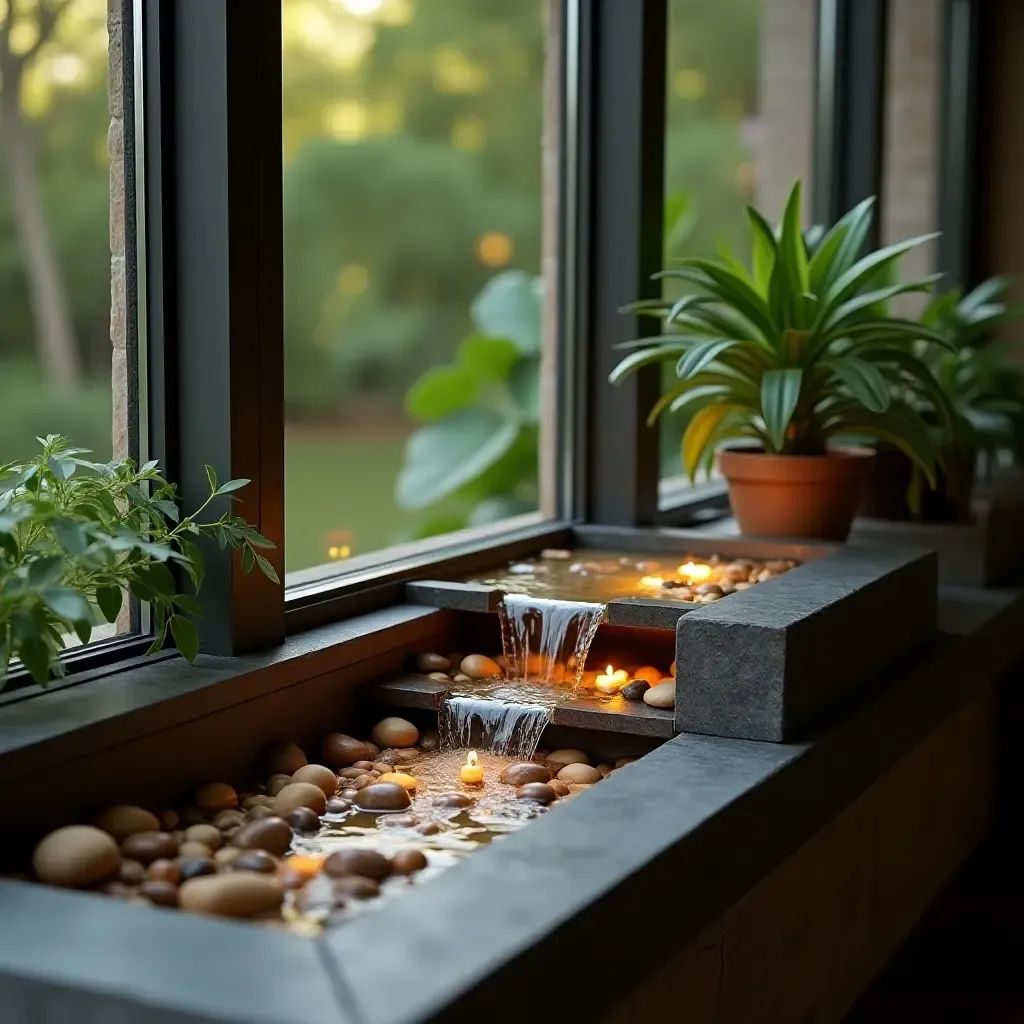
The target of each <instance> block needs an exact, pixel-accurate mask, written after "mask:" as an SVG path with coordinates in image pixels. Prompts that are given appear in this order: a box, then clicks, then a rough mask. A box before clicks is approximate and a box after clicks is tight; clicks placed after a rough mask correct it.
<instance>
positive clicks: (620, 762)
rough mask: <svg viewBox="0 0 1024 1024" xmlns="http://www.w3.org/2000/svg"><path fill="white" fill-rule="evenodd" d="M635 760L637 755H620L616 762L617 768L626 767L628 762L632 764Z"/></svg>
mask: <svg viewBox="0 0 1024 1024" xmlns="http://www.w3.org/2000/svg"><path fill="white" fill-rule="evenodd" d="M635 760H636V758H635V757H620V758H619V759H618V761H616V762H615V768H616V769H619V768H625V767H626V765H627V764H632V763H633V762H634V761H635Z"/></svg>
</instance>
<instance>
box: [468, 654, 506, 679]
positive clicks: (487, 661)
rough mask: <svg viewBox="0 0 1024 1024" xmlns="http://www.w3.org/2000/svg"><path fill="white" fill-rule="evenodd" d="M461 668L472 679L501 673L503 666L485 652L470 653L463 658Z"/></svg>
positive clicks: (485, 677)
mask: <svg viewBox="0 0 1024 1024" xmlns="http://www.w3.org/2000/svg"><path fill="white" fill-rule="evenodd" d="M459 668H460V669H462V672H463V674H464V675H467V676H469V678H470V679H487V678H488V677H491V676H500V675H501V666H500V665H499V664H498V663H497V662H496V661H494V660H493V659H491V658H488V657H487V656H486V655H483V654H470V655H468V656H467V657H465V658H463V659H462V664H461V665H459Z"/></svg>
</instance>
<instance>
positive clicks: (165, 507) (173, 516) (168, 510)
mask: <svg viewBox="0 0 1024 1024" xmlns="http://www.w3.org/2000/svg"><path fill="white" fill-rule="evenodd" d="M151 504H152V506H153V508H155V509H158V510H159V511H160V512H162V513H163V514H164V515H165V516H166V517H167V518H168V519H170V521H171V522H172V523H176V522H177V521H178V516H179V513H178V506H177V505H175V504H174V502H173V501H165V500H164V499H160V500H159V501H154V502H152V503H151Z"/></svg>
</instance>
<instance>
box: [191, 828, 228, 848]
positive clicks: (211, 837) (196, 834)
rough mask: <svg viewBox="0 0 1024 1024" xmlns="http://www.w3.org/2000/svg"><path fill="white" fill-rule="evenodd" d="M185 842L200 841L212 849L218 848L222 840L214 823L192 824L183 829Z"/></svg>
mask: <svg viewBox="0 0 1024 1024" xmlns="http://www.w3.org/2000/svg"><path fill="white" fill-rule="evenodd" d="M185 842H186V843H202V844H203V846H205V847H207V848H209V849H210V850H211V851H212V850H219V849H220V848H221V845H222V842H221V837H220V829H219V828H217V827H216V826H215V825H192V826H190V827H189V828H187V829H185Z"/></svg>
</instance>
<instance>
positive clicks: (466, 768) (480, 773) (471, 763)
mask: <svg viewBox="0 0 1024 1024" xmlns="http://www.w3.org/2000/svg"><path fill="white" fill-rule="evenodd" d="M459 778H460V779H461V780H462V781H463V782H464V783H465V784H466V785H467V786H479V785H480V783H482V782H483V781H484V769H483V765H480V764H478V763H477V756H476V751H475V750H471V751H470V752H469V754H468V755H467V757H466V763H465V764H464V765H463V766H462V767H461V768H460V769H459Z"/></svg>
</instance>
